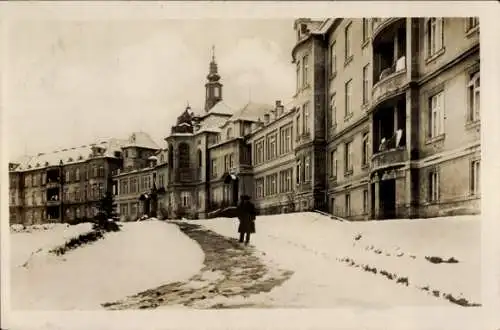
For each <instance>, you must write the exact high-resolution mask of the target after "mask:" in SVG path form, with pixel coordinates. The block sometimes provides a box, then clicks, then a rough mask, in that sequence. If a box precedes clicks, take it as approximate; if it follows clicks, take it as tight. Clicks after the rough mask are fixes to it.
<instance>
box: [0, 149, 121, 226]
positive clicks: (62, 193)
mask: <svg viewBox="0 0 500 330" xmlns="http://www.w3.org/2000/svg"><path fill="white" fill-rule="evenodd" d="M122 143H123V141H122V140H118V139H107V140H103V141H98V142H97V143H94V144H91V145H83V146H80V147H75V148H69V149H62V150H57V151H54V152H51V153H39V154H37V155H36V156H26V157H23V159H21V160H19V161H18V162H15V163H10V164H9V177H10V186H9V193H10V201H9V202H10V204H9V211H10V222H11V223H23V224H37V223H43V222H74V221H78V220H82V219H84V218H91V217H93V216H94V215H95V214H96V213H97V207H98V202H99V200H100V198H102V196H103V195H104V193H105V192H107V191H111V187H112V180H111V173H112V172H113V171H115V170H116V169H117V168H120V167H121V166H122V164H121V145H122Z"/></svg>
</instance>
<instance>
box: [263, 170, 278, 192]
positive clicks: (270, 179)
mask: <svg viewBox="0 0 500 330" xmlns="http://www.w3.org/2000/svg"><path fill="white" fill-rule="evenodd" d="M277 181H278V174H277V173H275V174H271V175H268V176H267V177H266V183H268V185H269V186H268V191H267V192H268V194H267V195H276V194H277V193H278V185H277V184H278V182H277Z"/></svg>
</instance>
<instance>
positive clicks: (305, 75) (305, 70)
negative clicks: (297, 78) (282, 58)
mask: <svg viewBox="0 0 500 330" xmlns="http://www.w3.org/2000/svg"><path fill="white" fill-rule="evenodd" d="M308 85H309V56H308V55H306V56H304V58H303V60H302V87H307V86H308Z"/></svg>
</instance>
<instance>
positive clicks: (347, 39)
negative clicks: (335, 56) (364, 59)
mask: <svg viewBox="0 0 500 330" xmlns="http://www.w3.org/2000/svg"><path fill="white" fill-rule="evenodd" d="M351 43H352V40H351V23H349V24H348V25H347V26H346V27H345V60H346V62H347V61H348V60H349V59H350V57H351V56H352V47H351V46H352V45H351Z"/></svg>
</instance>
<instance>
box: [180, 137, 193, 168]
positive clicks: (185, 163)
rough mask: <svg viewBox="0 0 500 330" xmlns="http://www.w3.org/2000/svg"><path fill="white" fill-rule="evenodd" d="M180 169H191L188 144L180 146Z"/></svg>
mask: <svg viewBox="0 0 500 330" xmlns="http://www.w3.org/2000/svg"><path fill="white" fill-rule="evenodd" d="M178 148H179V168H189V163H190V162H189V145H188V144H187V143H184V142H182V143H180V144H179V147H178Z"/></svg>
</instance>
